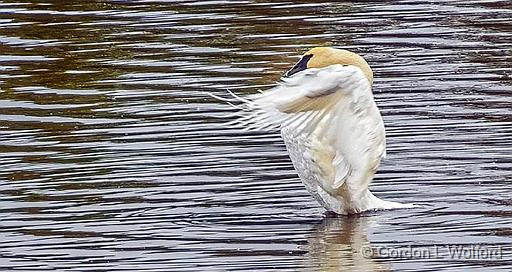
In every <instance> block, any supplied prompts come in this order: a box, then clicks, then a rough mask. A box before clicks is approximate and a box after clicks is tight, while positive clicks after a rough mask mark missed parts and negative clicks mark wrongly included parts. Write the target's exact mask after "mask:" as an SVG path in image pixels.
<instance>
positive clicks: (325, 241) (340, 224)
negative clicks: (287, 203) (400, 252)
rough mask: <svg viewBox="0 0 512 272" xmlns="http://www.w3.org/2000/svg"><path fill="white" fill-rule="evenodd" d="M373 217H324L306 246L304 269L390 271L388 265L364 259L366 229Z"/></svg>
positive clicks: (374, 220)
mask: <svg viewBox="0 0 512 272" xmlns="http://www.w3.org/2000/svg"><path fill="white" fill-rule="evenodd" d="M377 221H378V217H375V216H364V215H363V216H343V217H326V218H324V219H323V220H322V222H321V223H320V224H319V225H318V226H317V227H316V228H315V230H314V231H313V233H312V234H311V237H310V238H308V244H307V245H306V248H305V249H306V251H307V252H308V253H307V254H306V258H305V260H306V261H307V262H308V264H307V265H306V267H309V268H314V270H315V271H390V270H391V265H389V264H387V263H383V262H382V261H379V260H375V259H372V258H370V257H367V256H366V257H365V254H364V252H362V251H364V250H365V249H368V248H369V247H370V246H371V245H370V242H369V241H368V237H367V235H368V228H369V227H370V226H371V225H375V224H376V223H377Z"/></svg>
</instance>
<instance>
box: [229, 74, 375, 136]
mask: <svg viewBox="0 0 512 272" xmlns="http://www.w3.org/2000/svg"><path fill="white" fill-rule="evenodd" d="M359 89H363V90H369V89H370V84H369V83H368V80H367V79H366V77H365V76H364V74H363V73H362V71H361V70H360V69H359V68H357V67H355V66H350V65H349V66H343V65H331V66H328V67H326V68H319V69H307V70H305V71H303V72H300V73H297V74H295V75H293V76H292V77H289V78H282V79H281V81H280V82H279V83H278V85H277V86H276V87H274V88H272V89H270V90H268V91H266V92H263V93H258V94H255V95H250V96H248V97H247V98H240V97H238V96H236V97H237V98H238V100H240V101H242V102H244V103H242V104H241V105H238V107H240V108H241V111H240V112H239V115H240V118H238V119H237V120H235V121H234V122H231V123H230V124H231V125H237V126H241V127H243V128H244V129H246V130H266V129H275V128H280V127H282V126H287V125H290V124H292V123H294V124H297V123H302V124H306V123H307V124H309V125H308V126H307V127H303V129H302V131H303V130H304V129H307V128H308V127H309V126H314V125H316V123H317V122H318V121H320V120H321V119H322V118H323V117H324V116H325V115H326V114H327V113H328V112H329V110H330V109H331V107H332V106H333V105H335V104H336V102H337V101H338V100H339V99H340V98H341V97H343V96H346V95H350V94H352V93H354V92H357V91H358V90H359Z"/></svg>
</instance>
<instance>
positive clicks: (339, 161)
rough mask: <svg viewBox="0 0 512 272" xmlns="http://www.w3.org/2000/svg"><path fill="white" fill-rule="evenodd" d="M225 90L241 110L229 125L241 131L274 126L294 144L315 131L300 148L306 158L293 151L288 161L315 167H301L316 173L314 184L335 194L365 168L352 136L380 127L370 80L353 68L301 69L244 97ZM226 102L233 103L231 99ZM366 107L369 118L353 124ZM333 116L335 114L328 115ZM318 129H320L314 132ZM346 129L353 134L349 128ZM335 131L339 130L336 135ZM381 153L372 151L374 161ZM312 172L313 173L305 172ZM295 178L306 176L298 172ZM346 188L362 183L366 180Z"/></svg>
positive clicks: (362, 151)
mask: <svg viewBox="0 0 512 272" xmlns="http://www.w3.org/2000/svg"><path fill="white" fill-rule="evenodd" d="M231 94H232V95H233V97H234V100H238V102H239V103H238V104H237V105H236V107H237V108H238V109H241V110H240V111H239V112H238V113H237V114H238V116H239V118H238V119H237V120H235V121H233V122H230V123H229V124H230V125H233V126H237V127H240V126H241V127H243V128H244V130H271V129H279V128H280V129H282V130H283V131H286V133H288V134H290V135H288V136H287V137H289V139H288V142H290V143H294V144H296V143H297V140H296V139H295V138H298V137H296V136H299V135H300V136H301V137H304V138H307V139H310V138H309V135H308V133H312V132H313V131H315V133H317V135H321V136H319V137H320V138H319V139H317V140H315V141H313V142H311V143H309V144H306V145H308V146H309V147H304V148H309V149H310V151H311V156H310V157H311V159H312V161H311V162H307V161H304V160H306V159H307V157H308V156H301V154H295V155H294V156H292V159H293V158H295V160H294V164H296V163H298V164H299V165H300V167H302V168H304V167H305V166H307V165H311V163H314V164H315V165H316V168H314V169H315V170H311V169H310V170H307V171H309V172H308V173H309V174H304V175H318V176H320V177H321V179H320V180H318V181H317V182H316V184H317V186H321V187H322V188H323V189H324V190H325V191H327V192H329V193H332V194H335V193H336V190H337V189H339V188H340V187H341V186H343V185H344V184H345V183H346V182H347V180H348V179H349V178H350V176H351V175H353V171H355V170H354V169H355V168H357V169H362V168H364V167H366V166H362V165H363V164H365V163H368V162H367V161H371V160H373V159H368V158H369V157H367V158H358V156H359V155H361V156H366V155H367V153H368V152H367V151H366V149H368V146H365V141H364V140H360V139H358V137H359V136H358V134H357V133H359V132H357V130H358V129H359V128H360V126H361V125H367V126H368V129H364V128H363V129H361V133H363V134H361V135H362V136H363V137H364V133H366V132H367V131H370V132H371V131H372V129H373V128H374V127H376V126H377V127H378V126H381V125H382V124H381V123H379V122H382V121H381V118H380V114H379V113H378V110H377V109H376V106H375V104H374V102H373V97H372V95H371V86H370V82H369V81H368V79H367V78H366V77H365V75H364V73H363V72H362V71H361V70H360V69H359V68H358V67H355V66H350V65H348V66H344V65H331V66H328V67H325V68H319V69H307V70H304V71H302V72H300V73H297V74H295V75H293V76H292V77H290V78H283V79H282V80H281V81H280V82H279V83H278V85H277V86H276V87H274V88H272V89H270V90H268V91H265V92H262V93H258V94H254V95H250V96H248V97H246V98H242V97H239V96H237V95H235V94H233V93H231ZM229 102H230V103H234V101H232V100H229ZM374 108H375V109H374ZM367 110H371V111H377V112H376V113H375V112H372V113H371V114H370V115H371V116H372V117H371V118H369V119H368V120H369V121H368V122H369V123H368V124H366V123H365V122H367V121H366V120H367V119H364V118H362V120H365V121H363V122H361V123H353V122H359V121H354V120H358V118H359V117H358V116H357V115H358V114H359V112H360V111H361V112H364V111H367ZM363 114H368V113H363ZM333 116H335V117H336V118H331V117H333ZM377 119H378V120H377ZM326 122H333V123H332V124H326ZM351 122H352V123H351ZM319 124H321V126H319ZM354 126H355V127H354ZM318 128H321V129H323V130H325V131H319V130H318ZM350 128H352V130H356V132H351V131H349V130H350ZM340 131H342V132H343V133H344V134H343V133H342V134H343V135H338V134H339V133H340ZM382 131H383V127H382ZM370 132H368V133H370ZM317 137H318V136H317ZM340 137H341V138H342V137H348V138H344V139H343V138H342V139H339V138H340ZM383 137H384V136H383V135H380V134H379V135H378V137H377V138H379V139H377V140H378V141H382V142H383ZM285 141H287V139H285ZM366 144H367V143H366ZM383 144H384V143H382V145H383ZM287 145H288V143H287ZM352 145H353V146H352ZM382 149H384V147H383V148H382ZM294 150H295V148H294ZM294 152H301V151H300V150H299V151H296V150H295V151H294ZM384 153H385V152H383V153H382V154H380V155H377V159H376V160H377V162H376V163H377V165H378V163H379V162H380V159H381V157H382V156H383V155H384ZM368 156H370V155H368ZM371 156H373V155H371ZM374 157H375V156H374ZM372 158H373V157H372ZM297 160H301V161H300V162H297ZM365 160H366V161H365ZM300 167H299V168H300ZM298 170H299V169H298ZM312 171H313V172H314V173H316V174H311V172H312ZM299 172H300V171H299ZM299 175H300V173H299ZM301 178H302V179H303V180H304V179H308V177H303V176H301ZM349 186H361V187H367V186H368V184H356V185H354V184H352V185H350V184H349Z"/></svg>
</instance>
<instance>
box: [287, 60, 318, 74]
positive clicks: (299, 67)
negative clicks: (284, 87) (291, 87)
mask: <svg viewBox="0 0 512 272" xmlns="http://www.w3.org/2000/svg"><path fill="white" fill-rule="evenodd" d="M312 57H313V55H305V56H304V57H302V58H301V59H300V60H299V61H298V62H297V63H296V64H295V65H294V66H293V67H292V69H290V70H288V72H286V73H285V74H284V77H290V76H292V75H294V74H296V73H298V72H300V71H304V70H306V69H307V68H308V61H309V60H310V59H311V58H312Z"/></svg>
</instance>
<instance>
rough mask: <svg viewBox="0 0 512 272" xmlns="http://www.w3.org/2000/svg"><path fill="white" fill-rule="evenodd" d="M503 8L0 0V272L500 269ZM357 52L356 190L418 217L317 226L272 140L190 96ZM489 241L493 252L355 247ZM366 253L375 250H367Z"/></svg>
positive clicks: (504, 184)
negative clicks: (328, 55) (381, 139)
mask: <svg viewBox="0 0 512 272" xmlns="http://www.w3.org/2000/svg"><path fill="white" fill-rule="evenodd" d="M511 18H512V4H511V3H510V1H498V0H495V1H492V0H491V1H462V0H460V1H375V2H368V1H364V2H359V1H354V2H352V1H347V2H342V1H333V2H331V3H329V2H327V1H258V0H251V1H201V2H198V1H197V2H196V1H164V0H161V1H158V0H154V1H152V0H147V1H143V0H141V1H121V0H119V1H106V0H105V1H86V0H81V1H77V0H73V1H71V0H70V1H60V0H53V1H50V0H45V1H32V0H27V1H10V0H7V1H5V0H4V1H0V89H1V90H0V128H1V130H0V243H1V246H0V270H2V271H11V270H25V271H39V270H53V269H55V270H59V271H235V270H236V271H240V270H246V271H255V270H258V271H274V270H279V271H297V270H299V271H328V270H329V271H498V270H501V271H511V270H512V246H511V245H512V244H511V242H512V208H511V206H512V196H511V192H512V184H511V181H512V98H511V97H512V96H511V94H512V76H511V75H512V20H511ZM318 45H331V46H337V47H341V48H346V49H351V50H354V51H356V52H359V53H360V54H362V55H363V56H365V57H366V58H367V59H368V61H369V63H370V65H371V66H372V67H373V68H374V71H375V77H376V81H375V89H374V92H375V97H376V100H377V103H378V105H379V107H380V108H381V110H382V114H383V117H384V121H385V124H386V127H387V132H388V157H387V159H386V160H385V162H384V163H383V165H382V167H381V168H380V170H379V172H378V174H377V176H376V179H375V182H374V184H373V185H372V188H373V191H374V192H375V194H376V195H378V196H380V197H383V198H384V199H387V200H395V201H402V202H408V203H417V204H422V205H423V207H422V208H418V209H413V210H397V211H387V212H378V213H369V214H366V215H363V216H356V217H348V218H347V217H341V218H328V217H326V216H325V215H324V213H323V211H322V209H321V208H320V207H319V205H318V204H317V203H316V202H315V201H314V200H313V199H312V198H311V197H310V196H309V195H308V194H307V192H306V190H305V189H304V187H303V185H302V184H301V183H300V181H299V179H298V177H297V175H296V173H295V171H294V170H293V167H292V164H291V162H290V160H289V158H288V156H287V153H286V151H285V147H284V144H283V143H282V141H281V139H280V137H279V134H278V132H269V133H243V132H241V131H237V130H233V129H231V130H228V129H222V128H219V126H217V125H216V124H218V123H219V122H223V121H225V120H226V119H225V118H223V116H225V115H226V114H227V113H229V112H230V108H229V107H227V106H226V105H223V104H222V103H219V102H218V101H215V100H213V99H212V98H210V97H209V96H208V95H206V92H212V93H215V94H217V95H220V96H226V95H227V91H226V89H230V90H232V91H233V92H236V93H237V94H241V95H243V94H251V93H255V92H257V90H258V89H265V88H268V87H270V86H272V84H273V83H274V82H275V81H276V80H277V79H278V78H279V77H280V75H282V73H283V72H284V71H285V70H287V69H288V68H289V67H290V66H291V65H292V63H294V62H295V61H296V60H297V57H298V56H299V55H300V54H302V52H304V51H305V50H307V49H308V48H310V47H313V46H318ZM454 243H457V244H463V245H466V246H470V245H472V244H476V243H478V244H482V245H483V246H484V247H500V246H502V256H501V258H500V259H492V260H486V259H485V258H471V259H470V260H464V259H460V258H456V259H450V258H448V257H447V256H446V250H441V251H440V253H442V256H439V257H440V258H438V259H433V258H431V259H421V258H412V259H411V258H405V259H400V258H393V257H386V256H380V257H375V258H364V257H363V256H362V254H361V253H360V250H361V248H363V249H364V248H365V247H373V248H379V247H392V248H404V247H405V248H406V247H408V246H409V245H412V246H417V247H422V248H427V249H431V248H433V247H435V246H440V247H443V246H445V245H449V244H454ZM381 255H382V254H381Z"/></svg>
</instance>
